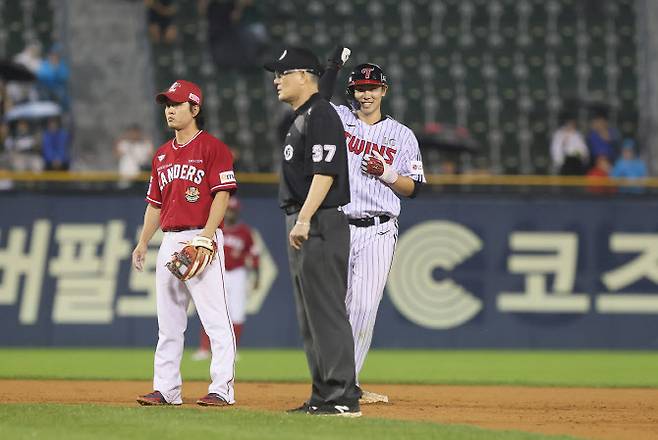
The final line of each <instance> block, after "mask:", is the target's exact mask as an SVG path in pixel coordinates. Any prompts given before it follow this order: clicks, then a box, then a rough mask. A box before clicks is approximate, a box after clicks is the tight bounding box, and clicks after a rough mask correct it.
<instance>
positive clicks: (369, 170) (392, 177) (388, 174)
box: [361, 150, 398, 185]
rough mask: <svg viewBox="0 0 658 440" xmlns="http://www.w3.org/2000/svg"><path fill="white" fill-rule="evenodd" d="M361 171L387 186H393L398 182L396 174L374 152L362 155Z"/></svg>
mask: <svg viewBox="0 0 658 440" xmlns="http://www.w3.org/2000/svg"><path fill="white" fill-rule="evenodd" d="M361 171H363V172H364V173H365V174H369V175H371V176H375V177H377V178H378V179H379V180H381V181H383V182H385V183H388V184H389V185H392V184H394V183H395V181H396V180H398V173H397V172H396V171H395V170H394V169H393V168H391V167H390V166H389V165H388V164H387V163H386V161H385V160H384V158H383V157H382V156H381V155H380V154H379V153H378V152H376V151H374V150H373V151H372V154H364V155H363V159H361Z"/></svg>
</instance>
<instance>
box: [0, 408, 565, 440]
mask: <svg viewBox="0 0 658 440" xmlns="http://www.w3.org/2000/svg"><path fill="white" fill-rule="evenodd" d="M0 433H2V438H4V439H12V440H20V439H35V438H38V439H41V438H44V439H49V440H50V439H63V440H64V439H66V440H77V439H81V440H82V439H85V440H86V439H99V438H100V439H117V440H133V439H134V440H138V439H139V440H141V439H151V438H154V439H159V440H164V439H176V440H181V439H186V438H189V439H203V438H218V439H231V440H242V439H259V440H260V439H262V440H268V439H286V440H309V439H313V440H324V439H326V440H334V439H337V438H343V439H377V440H387V439H391V440H401V439H423V440H425V439H441V440H541V439H573V437H566V436H559V437H558V436H545V435H539V434H529V433H522V432H515V431H489V430H484V429H480V428H474V427H468V426H460V425H449V426H443V425H437V424H433V423H419V422H399V421H393V420H382V419H374V418H362V419H351V420H349V419H336V418H333V417H332V418H320V417H311V416H305V415H295V416H293V415H286V414H277V413H266V412H256V411H245V410H240V409H237V408H231V409H220V410H218V409H216V408H210V409H205V410H204V409H191V408H172V407H161V408H146V407H108V406H94V405H0Z"/></svg>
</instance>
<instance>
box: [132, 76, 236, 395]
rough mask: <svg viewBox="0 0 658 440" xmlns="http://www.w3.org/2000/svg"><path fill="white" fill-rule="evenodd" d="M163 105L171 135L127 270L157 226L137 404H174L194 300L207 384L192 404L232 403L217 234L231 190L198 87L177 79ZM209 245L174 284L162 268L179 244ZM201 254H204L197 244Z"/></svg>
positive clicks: (155, 169) (225, 152)
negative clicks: (206, 346)
mask: <svg viewBox="0 0 658 440" xmlns="http://www.w3.org/2000/svg"><path fill="white" fill-rule="evenodd" d="M156 100H157V102H159V103H161V104H163V105H164V115H165V118H166V120H167V125H168V126H169V127H170V128H172V129H174V131H175V137H174V138H173V139H171V140H170V141H168V142H166V143H165V144H163V145H162V146H161V147H160V148H159V149H158V150H157V151H156V153H155V156H154V157H153V161H152V164H151V167H152V171H151V180H150V183H149V187H148V192H147V196H146V200H147V202H148V204H147V207H146V212H145V214H144V227H143V229H142V232H141V235H140V238H139V242H138V243H137V246H136V247H135V250H134V251H133V265H134V266H135V268H136V269H137V270H142V269H143V267H144V258H145V255H146V250H147V245H148V242H149V241H150V239H151V237H153V234H154V233H155V232H156V230H157V229H158V228H161V229H162V231H163V232H164V236H163V239H162V244H161V245H160V250H159V252H158V257H157V258H158V260H157V266H156V290H157V311H158V328H159V333H158V345H157V347H156V349H155V361H154V378H153V389H154V391H153V392H152V393H149V394H146V395H143V396H140V397H139V398H138V399H137V401H138V402H139V403H140V404H142V405H180V404H181V403H182V402H183V400H182V392H181V390H182V379H181V374H180V361H181V357H182V356H183V345H184V333H185V329H186V327H187V307H188V305H189V301H190V298H191V299H192V300H193V301H194V305H195V306H196V309H197V312H198V314H199V317H200V318H201V322H202V323H203V325H204V327H205V328H206V330H207V331H208V335H209V336H210V345H211V347H212V361H211V364H210V377H211V380H212V382H211V384H210V386H209V387H208V394H207V395H206V396H204V397H202V398H200V399H199V400H197V403H198V404H199V405H204V406H206V405H213V406H224V405H230V404H233V403H235V398H234V391H233V382H234V376H235V374H234V372H235V365H234V364H235V335H234V334H233V326H232V324H231V318H230V316H229V311H228V304H227V300H226V288H225V284H224V283H225V277H226V275H225V269H224V253H223V251H222V248H223V243H224V238H223V235H222V231H221V230H220V229H219V227H220V224H221V222H222V219H223V218H224V213H225V211H226V207H227V204H228V200H229V195H230V194H231V193H232V192H234V191H235V189H236V188H237V183H236V181H235V175H234V173H233V158H232V156H231V153H230V152H229V149H228V147H227V146H226V145H225V144H224V143H222V142H221V141H220V140H219V139H217V138H215V137H213V136H211V135H210V134H208V133H207V132H205V131H203V130H202V129H201V128H202V125H203V120H202V116H201V105H202V101H203V96H202V94H201V90H200V89H199V87H198V86H197V85H196V84H194V83H191V82H189V81H183V80H177V81H175V82H174V83H173V84H172V85H171V87H169V89H168V90H166V91H164V92H162V93H160V94H158V95H157V97H156ZM209 239H212V240H214V241H215V243H216V245H217V250H218V252H216V253H215V255H216V256H215V258H213V259H212V260H211V261H210V263H208V264H207V266H206V267H205V269H204V270H203V271H201V272H200V273H198V274H197V275H196V276H194V277H192V278H189V279H187V280H186V281H181V279H179V278H178V277H176V276H174V274H173V271H171V269H169V270H168V268H167V267H166V264H167V262H168V261H170V260H171V258H172V254H174V253H175V252H177V251H180V250H181V247H182V243H186V242H190V241H191V242H192V243H195V242H209ZM197 250H198V252H201V253H202V255H203V254H206V253H207V255H212V253H213V252H212V251H211V250H207V249H204V248H203V247H197Z"/></svg>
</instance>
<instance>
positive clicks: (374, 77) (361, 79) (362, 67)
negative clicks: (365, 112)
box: [345, 63, 388, 109]
mask: <svg viewBox="0 0 658 440" xmlns="http://www.w3.org/2000/svg"><path fill="white" fill-rule="evenodd" d="M362 84H372V85H379V86H384V87H388V80H387V79H386V75H385V74H384V71H383V70H382V68H381V67H379V66H378V65H377V64H372V63H365V64H359V65H358V66H356V67H355V68H354V70H353V71H352V73H350V76H349V78H347V90H345V93H346V94H347V98H348V101H349V102H350V104H352V106H353V107H354V108H355V109H356V108H357V107H356V105H357V103H356V99H354V87H355V86H358V85H362Z"/></svg>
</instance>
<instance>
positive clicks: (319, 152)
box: [313, 144, 336, 162]
mask: <svg viewBox="0 0 658 440" xmlns="http://www.w3.org/2000/svg"><path fill="white" fill-rule="evenodd" d="M335 154H336V146H335V145H320V144H315V145H313V162H322V161H323V160H324V161H325V162H331V161H332V159H333V158H334V155H335Z"/></svg>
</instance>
